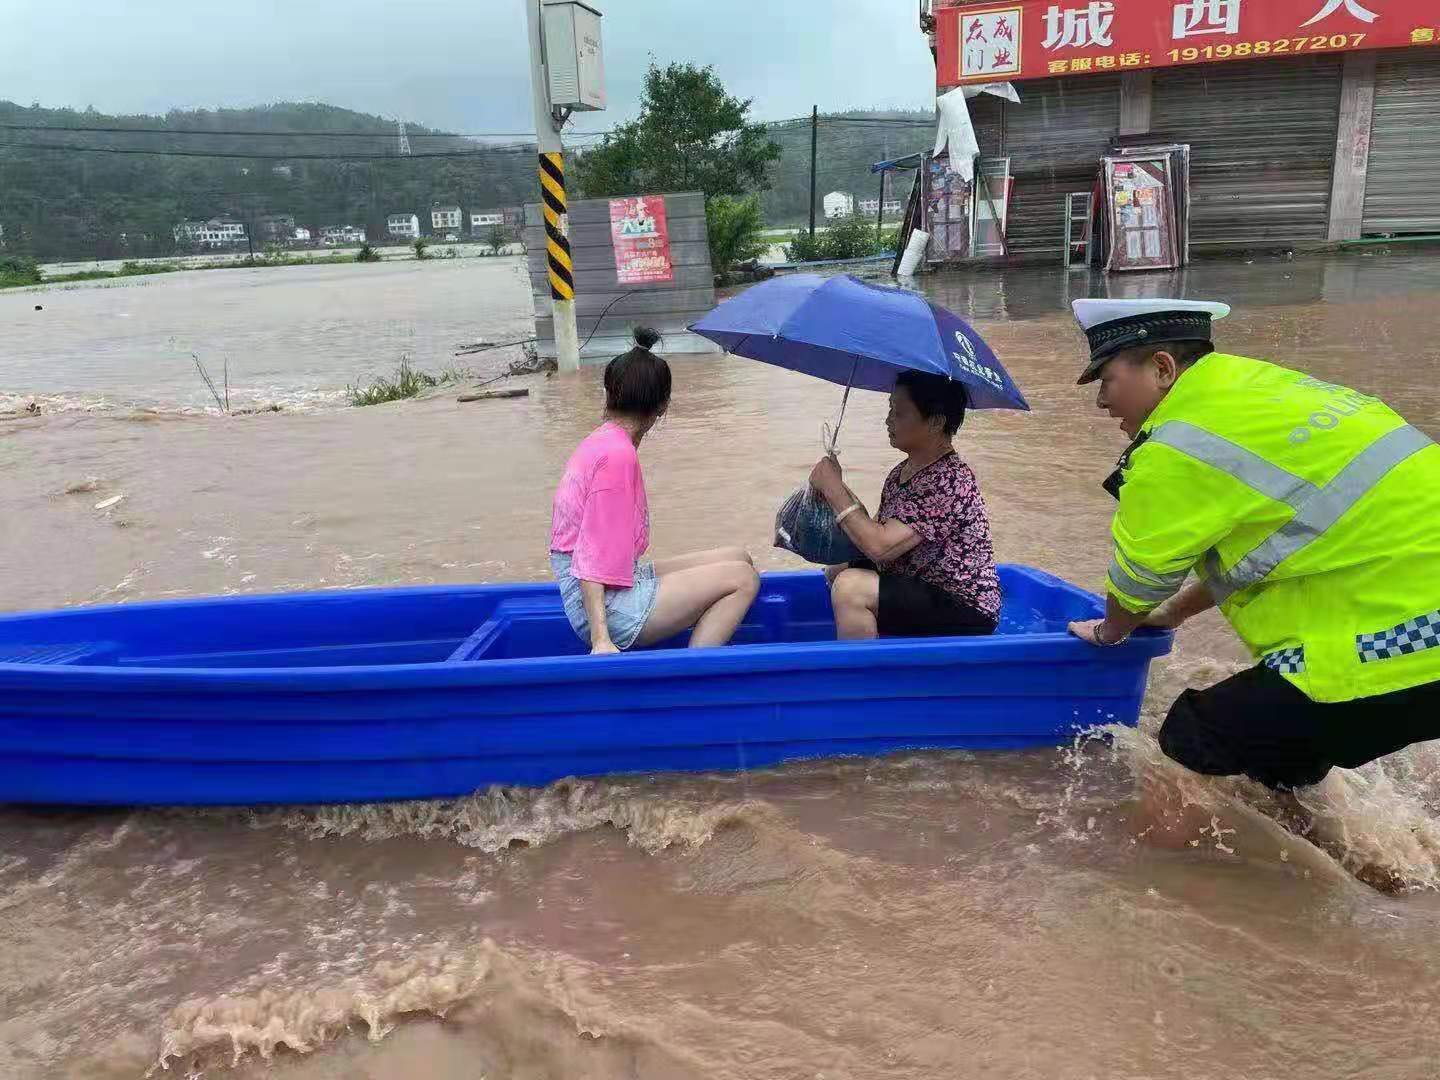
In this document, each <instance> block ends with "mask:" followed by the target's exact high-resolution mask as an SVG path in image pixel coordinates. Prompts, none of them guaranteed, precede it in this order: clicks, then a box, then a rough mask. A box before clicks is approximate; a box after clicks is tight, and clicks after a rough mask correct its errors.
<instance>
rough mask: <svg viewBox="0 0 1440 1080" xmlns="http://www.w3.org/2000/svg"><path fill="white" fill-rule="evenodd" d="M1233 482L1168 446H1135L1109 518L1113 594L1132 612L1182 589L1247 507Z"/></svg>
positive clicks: (1152, 605)
mask: <svg viewBox="0 0 1440 1080" xmlns="http://www.w3.org/2000/svg"><path fill="white" fill-rule="evenodd" d="M1235 485H1236V481H1235V480H1234V479H1233V478H1232V477H1230V476H1229V475H1227V474H1226V473H1223V472H1221V471H1220V470H1218V469H1215V468H1213V467H1211V466H1209V465H1206V464H1204V463H1202V462H1199V461H1196V460H1195V459H1194V458H1191V457H1189V456H1187V455H1185V454H1181V453H1179V452H1177V451H1175V450H1172V449H1171V448H1170V447H1168V446H1160V445H1154V444H1151V445H1149V446H1146V447H1144V448H1143V449H1142V450H1140V451H1139V452H1137V453H1136V454H1135V456H1134V457H1133V458H1132V461H1131V465H1130V468H1129V469H1128V470H1127V471H1126V476H1125V483H1124V485H1123V486H1122V487H1121V488H1120V508H1119V510H1117V511H1116V513H1115V517H1114V519H1113V521H1112V522H1111V525H1110V534H1111V537H1112V539H1113V540H1114V543H1115V551H1114V557H1113V558H1112V559H1111V562H1110V572H1109V574H1108V576H1107V579H1106V590H1107V591H1108V592H1109V594H1110V595H1111V596H1113V597H1114V598H1115V599H1116V601H1118V602H1119V604H1120V605H1121V606H1122V607H1124V608H1125V609H1126V610H1127V611H1132V612H1135V613H1136V614H1145V613H1148V612H1150V611H1152V610H1154V609H1155V608H1157V607H1159V606H1160V605H1161V604H1162V603H1164V602H1165V601H1166V600H1168V599H1170V597H1172V596H1174V595H1175V594H1176V593H1178V592H1179V591H1180V589H1181V588H1182V587H1183V586H1184V584H1185V578H1186V577H1187V576H1188V575H1189V573H1190V572H1191V570H1192V569H1194V567H1195V565H1196V564H1197V563H1199V562H1200V560H1201V559H1202V558H1204V556H1205V553H1206V552H1207V551H1209V550H1210V549H1211V548H1213V547H1214V546H1215V545H1216V544H1217V543H1219V542H1220V540H1221V539H1223V538H1224V537H1225V536H1227V535H1228V534H1229V533H1230V532H1231V531H1232V530H1233V529H1234V528H1235V526H1236V524H1237V523H1238V517H1239V516H1240V515H1241V514H1243V512H1244V503H1243V501H1241V500H1237V497H1236V490H1235Z"/></svg>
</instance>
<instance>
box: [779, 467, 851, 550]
mask: <svg viewBox="0 0 1440 1080" xmlns="http://www.w3.org/2000/svg"><path fill="white" fill-rule="evenodd" d="M775 546H776V547H778V548H784V549H785V550H786V551H793V552H794V553H795V554H796V555H799V556H800V557H801V558H802V559H805V560H807V561H809V562H812V563H821V564H823V565H826V566H829V565H832V564H834V563H847V562H850V561H852V560H854V559H859V558H862V554H861V551H860V549H859V548H857V547H856V546H855V542H854V541H853V540H851V539H850V537H848V536H846V535H845V530H844V529H842V528H841V527H840V526H839V525H837V524H836V523H835V511H834V510H832V509H831V508H830V504H829V503H828V502H826V501H825V500H824V498H822V497H821V495H820V493H819V492H817V491H816V490H815V489H814V488H812V487H811V486H810V485H809V484H805V485H803V486H802V487H800V489H799V490H797V491H796V492H795V493H794V494H793V495H791V496H790V497H789V498H788V499H786V500H785V501H784V502H783V503H782V504H781V505H780V509H779V511H778V512H777V513H776V514H775Z"/></svg>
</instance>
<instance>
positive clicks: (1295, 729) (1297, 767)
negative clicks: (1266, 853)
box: [1160, 665, 1440, 790]
mask: <svg viewBox="0 0 1440 1080" xmlns="http://www.w3.org/2000/svg"><path fill="white" fill-rule="evenodd" d="M1430 739H1440V682H1433V683H1427V684H1425V685H1423V686H1415V687H1411V688H1410V689H1408V690H1396V691H1394V692H1393V693H1389V694H1381V695H1378V696H1376V697H1368V698H1358V699H1356V700H1354V701H1340V702H1320V701H1311V700H1310V699H1309V698H1308V697H1306V696H1305V695H1304V694H1303V693H1302V692H1301V691H1300V690H1299V688H1298V687H1296V686H1295V685H1294V684H1293V683H1291V682H1289V681H1288V680H1287V679H1286V678H1285V677H1284V676H1282V675H1281V674H1280V673H1279V672H1277V671H1274V670H1272V669H1271V668H1268V667H1265V666H1264V665H1258V666H1256V667H1253V668H1249V669H1247V670H1245V671H1242V672H1240V673H1238V674H1236V675H1232V676H1231V677H1230V678H1228V679H1226V680H1225V681H1224V682H1220V683H1216V684H1215V685H1214V686H1212V687H1210V688H1209V689H1206V690H1186V691H1185V692H1184V693H1183V694H1181V695H1180V696H1179V697H1178V698H1176V699H1175V704H1174V705H1172V706H1171V707H1170V714H1169V715H1168V716H1167V717H1166V718H1165V723H1164V725H1162V726H1161V728H1160V749H1161V750H1163V751H1164V752H1165V754H1166V756H1167V757H1170V758H1172V759H1173V760H1175V761H1178V762H1179V763H1180V764H1181V765H1184V766H1185V767H1186V768H1187V769H1190V770H1192V771H1193V772H1198V773H1204V774H1206V775H1208V776H1234V775H1237V774H1244V775H1245V776H1248V777H1250V778H1251V779H1252V780H1257V781H1259V782H1260V783H1262V784H1264V785H1266V786H1267V787H1271V788H1276V789H1280V790H1288V789H1291V788H1298V787H1305V786H1307V785H1309V784H1318V783H1319V782H1320V781H1321V780H1322V779H1324V777H1325V774H1326V773H1328V772H1329V771H1330V769H1331V768H1332V767H1333V766H1336V765H1338V766H1340V767H1341V768H1344V769H1353V768H1356V767H1358V766H1360V765H1364V764H1365V763H1366V762H1367V761H1374V760H1375V759H1376V758H1379V757H1384V756H1385V755H1386V754H1393V753H1394V752H1395V751H1396V750H1401V749H1404V748H1405V747H1407V746H1409V745H1410V744H1411V743H1417V742H1425V741H1427V740H1430Z"/></svg>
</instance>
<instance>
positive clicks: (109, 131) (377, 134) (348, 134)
mask: <svg viewBox="0 0 1440 1080" xmlns="http://www.w3.org/2000/svg"><path fill="white" fill-rule="evenodd" d="M0 130H5V131H47V132H49V131H60V132H70V131H75V132H84V133H86V134H97V135H185V136H191V135H218V136H224V137H241V136H243V137H246V138H251V137H258V138H269V139H308V138H310V137H311V136H316V137H319V138H327V139H393V138H394V137H395V132H394V131H393V130H389V131H328V130H319V131H277V130H274V129H266V130H255V131H246V130H243V129H239V128H222V129H217V130H214V131H206V130H205V129H203V128H135V127H91V126H85V125H80V126H75V127H67V126H59V125H56V124H0ZM406 133H407V135H408V136H409V137H410V138H411V139H533V138H535V133H534V132H533V131H471V132H457V133H454V134H451V133H447V132H442V131H437V132H430V133H427V134H421V133H418V132H414V131H409V130H408V129H407V132H406ZM569 134H570V136H571V137H577V136H578V137H584V136H587V135H608V134H609V131H575V132H570V133H569Z"/></svg>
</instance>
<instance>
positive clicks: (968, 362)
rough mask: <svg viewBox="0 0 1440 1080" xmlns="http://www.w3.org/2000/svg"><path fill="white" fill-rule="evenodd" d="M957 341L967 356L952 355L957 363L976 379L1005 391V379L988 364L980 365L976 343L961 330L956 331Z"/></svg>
mask: <svg viewBox="0 0 1440 1080" xmlns="http://www.w3.org/2000/svg"><path fill="white" fill-rule="evenodd" d="M955 340H956V341H958V342H959V343H960V347H961V348H962V349H964V350H965V355H963V356H962V355H960V354H959V353H951V354H950V355H951V356H953V357H954V358H955V362H956V363H957V364H959V365H960V367H961V368H962V369H964V370H965V371H968V372H969V373H970V374H971V375H974V376H975V377H976V378H980V379H984V380H985V381H986V382H987V383H989V384H990V385H992V386H995V387H998V388H1001V389H1003V388H1004V386H1005V379H1004V377H1003V376H1002V375H1001V374H1000V373H999V372H998V371H996V370H995V369H994V368H992V367H990V366H989V365H988V364H982V363H980V358H979V357H978V356H977V355H975V344H974V342H972V341H971V340H970V339H969V338H968V337H966V336H965V335H964V334H962V333H961V332H960V331H959V330H956V331H955Z"/></svg>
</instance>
